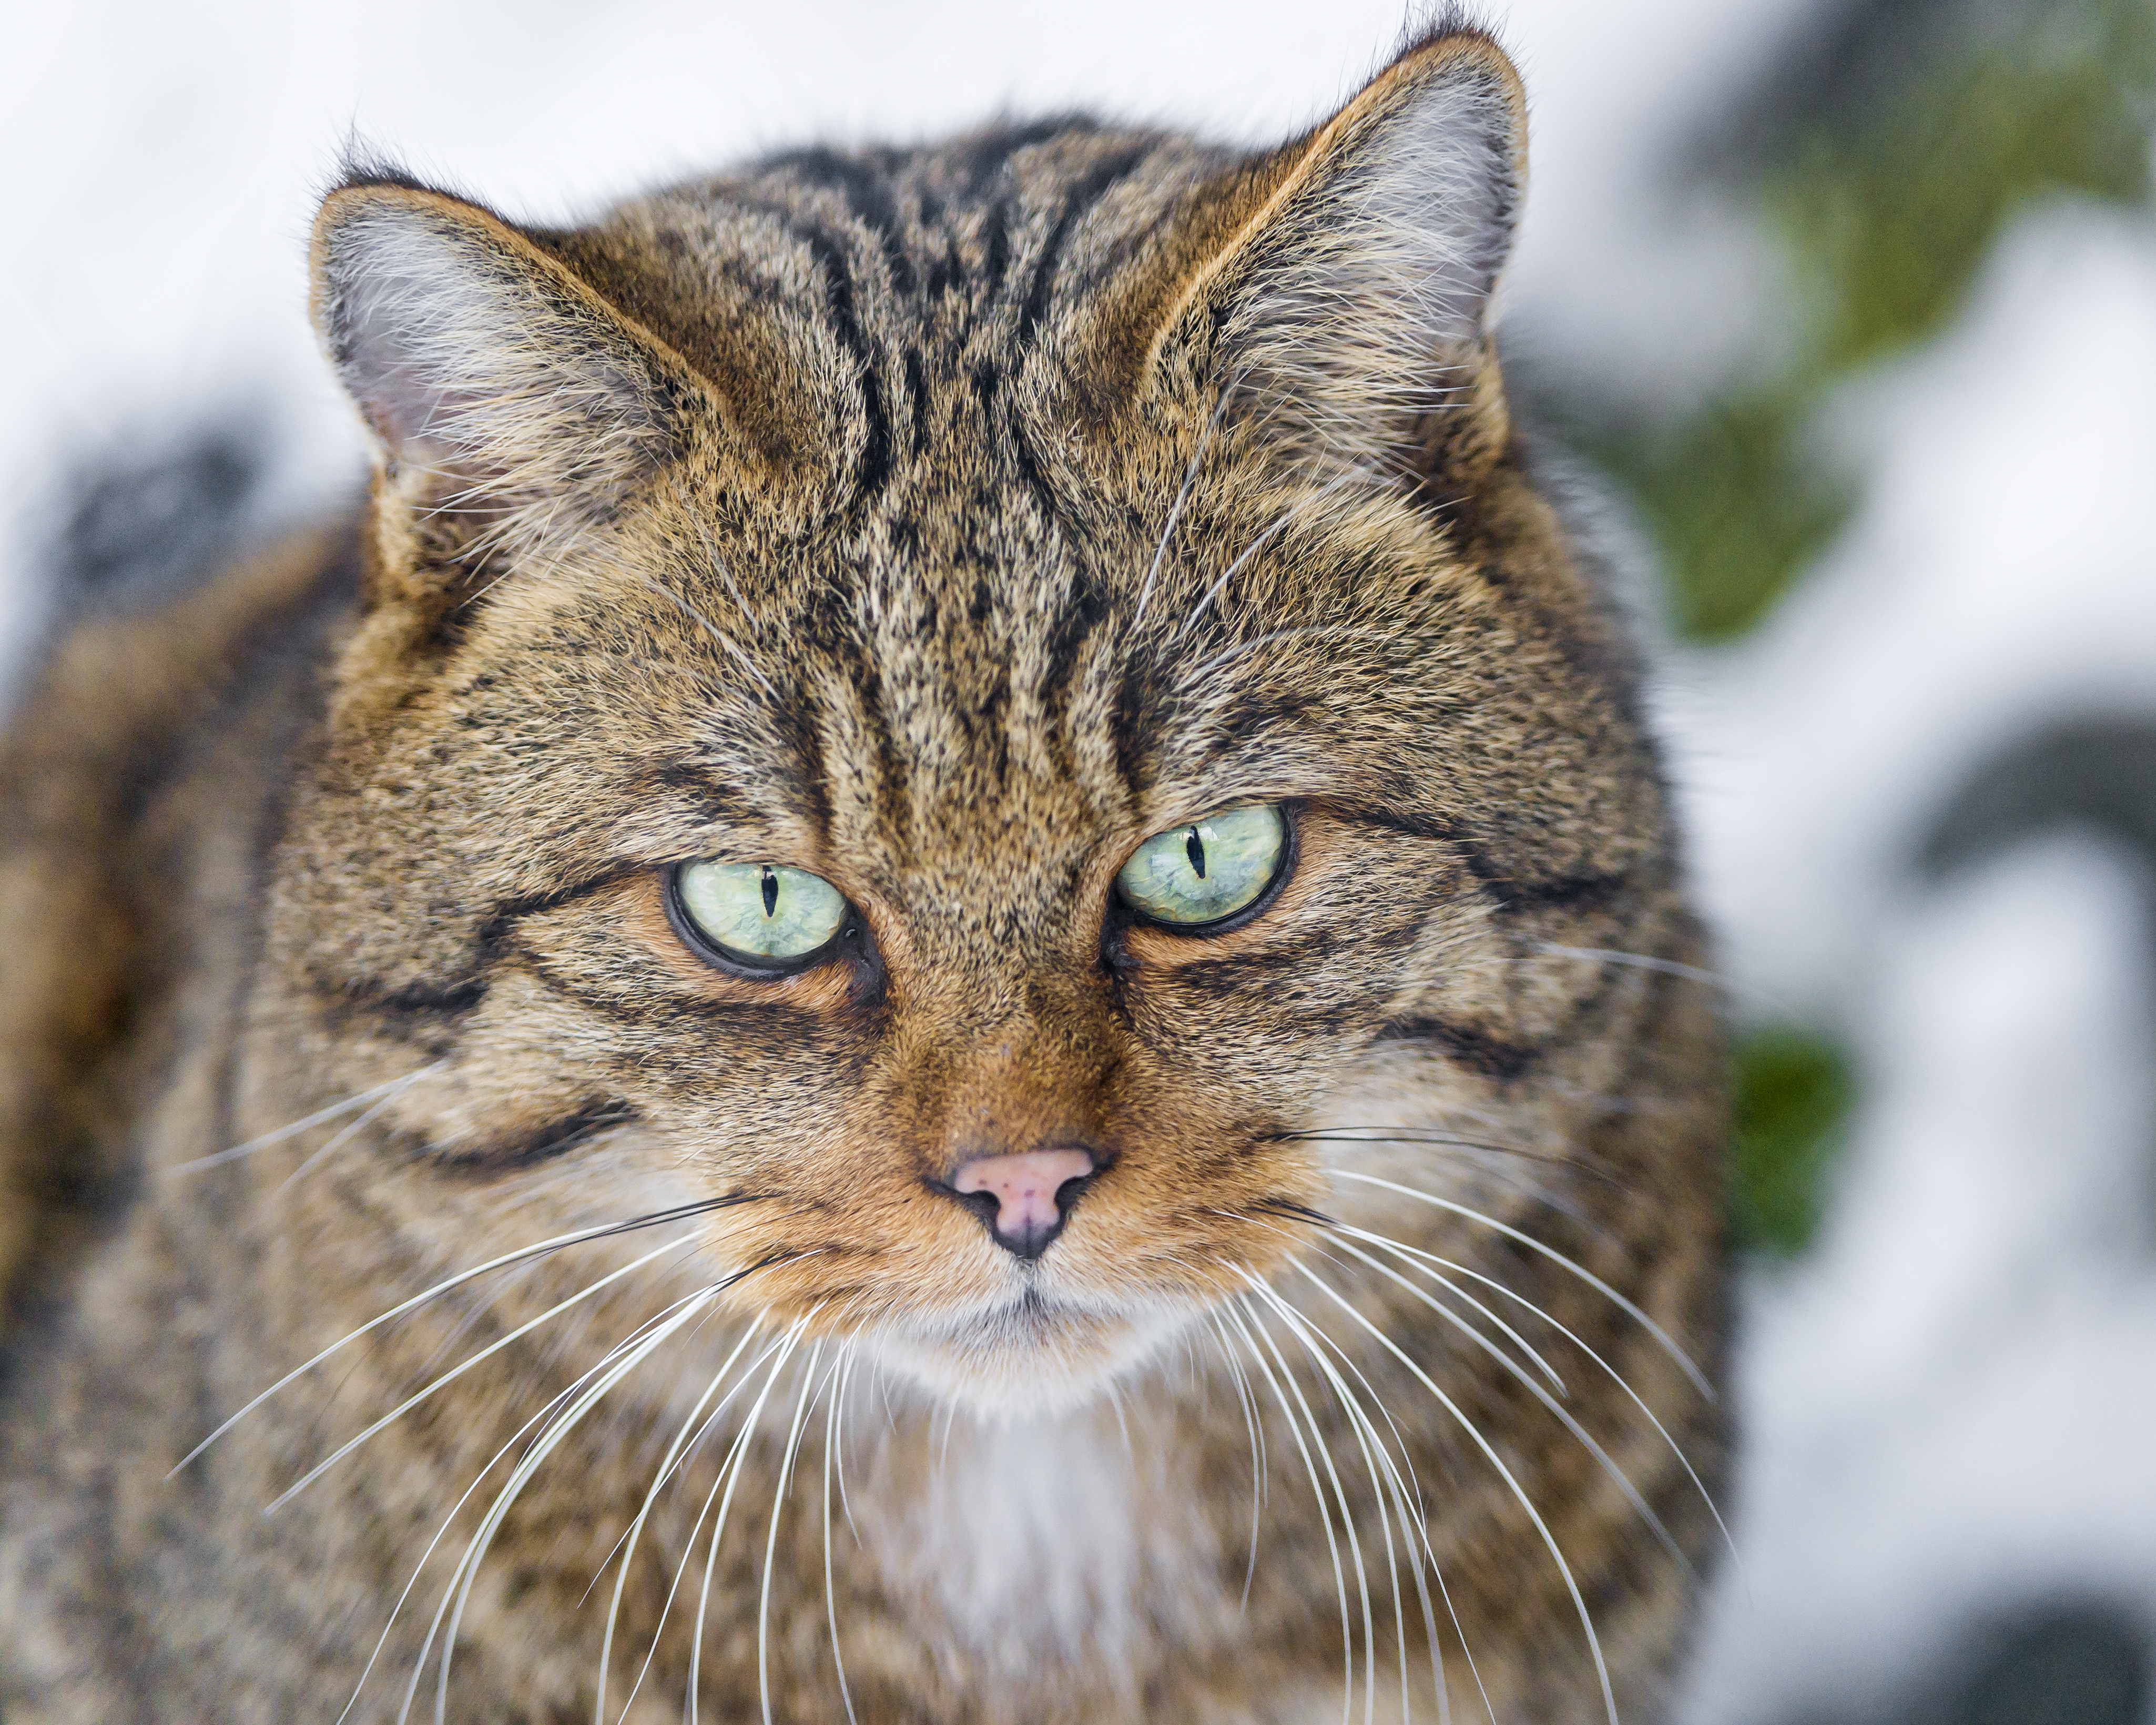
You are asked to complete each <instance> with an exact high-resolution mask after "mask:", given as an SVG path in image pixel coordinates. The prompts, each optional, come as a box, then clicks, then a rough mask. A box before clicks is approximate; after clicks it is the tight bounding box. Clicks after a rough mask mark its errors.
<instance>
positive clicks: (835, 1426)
mask: <svg viewBox="0 0 2156 1725" xmlns="http://www.w3.org/2000/svg"><path fill="white" fill-rule="evenodd" d="M833 1369H834V1371H835V1372H836V1373H837V1374H838V1383H837V1385H836V1387H835V1388H834V1389H833V1390H832V1392H831V1411H830V1413H829V1415H828V1416H827V1417H826V1418H825V1420H824V1620H825V1621H826V1622H827V1623H829V1625H830V1626H831V1663H832V1665H833V1666H834V1668H835V1669H836V1670H837V1671H838V1674H839V1701H840V1702H843V1703H844V1706H845V1709H846V1725H860V1722H859V1721H858V1720H857V1719H855V1717H854V1697H853V1692H852V1691H851V1690H850V1689H849V1688H848V1687H847V1686H846V1656H845V1654H844V1652H843V1651H841V1650H840V1648H839V1601H838V1594H837V1593H836V1591H835V1590H834V1588H833V1587H832V1584H831V1463H832V1459H833V1457H834V1455H842V1453H843V1452H842V1450H841V1443H840V1438H839V1423H840V1421H841V1420H843V1418H844V1413H845V1405H846V1386H847V1385H848V1384H850V1383H851V1382H852V1381H853V1374H854V1356H853V1354H852V1353H851V1351H850V1350H849V1349H847V1348H844V1347H843V1346H842V1347H841V1349H840V1352H839V1361H838V1364H837V1365H836V1366H835V1367H834V1368H833ZM845 1489H846V1486H845V1463H844V1460H843V1459H841V1460H840V1461H839V1497H841V1498H843V1497H844V1496H845Z"/></svg>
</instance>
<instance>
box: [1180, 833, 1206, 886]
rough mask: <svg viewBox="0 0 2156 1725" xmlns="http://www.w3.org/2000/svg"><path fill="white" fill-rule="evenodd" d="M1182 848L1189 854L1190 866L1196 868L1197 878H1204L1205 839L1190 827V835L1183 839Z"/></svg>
mask: <svg viewBox="0 0 2156 1725" xmlns="http://www.w3.org/2000/svg"><path fill="white" fill-rule="evenodd" d="M1183 849H1184V850H1186V851H1188V853H1189V854H1190V866H1191V867H1192V868H1193V869H1195V870H1198V878H1199V880H1204V878H1205V841H1204V839H1201V838H1199V836H1198V829H1197V828H1195V827H1193V828H1191V829H1190V836H1189V837H1188V839H1184V840H1183Z"/></svg>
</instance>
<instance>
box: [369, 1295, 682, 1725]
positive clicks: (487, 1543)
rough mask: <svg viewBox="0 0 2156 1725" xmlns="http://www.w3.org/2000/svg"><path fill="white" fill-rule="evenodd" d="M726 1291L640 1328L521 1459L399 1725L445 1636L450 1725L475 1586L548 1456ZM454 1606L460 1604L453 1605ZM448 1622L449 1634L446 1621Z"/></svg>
mask: <svg viewBox="0 0 2156 1725" xmlns="http://www.w3.org/2000/svg"><path fill="white" fill-rule="evenodd" d="M719 1292H720V1287H719V1286H718V1285H714V1286H710V1287H706V1288H703V1289H701V1290H699V1291H697V1292H696V1293H694V1294H691V1295H689V1296H685V1298H683V1299H680V1300H678V1301H675V1303H674V1304H673V1306H672V1307H670V1308H668V1310H667V1312H665V1314H664V1315H663V1316H662V1317H661V1318H660V1319H659V1320H658V1321H656V1322H648V1323H646V1324H644V1325H642V1326H639V1328H640V1329H641V1330H642V1331H643V1332H644V1333H642V1334H641V1335H640V1336H639V1337H637V1338H636V1339H635V1340H634V1342H633V1343H629V1344H625V1345H624V1346H621V1347H619V1348H615V1349H613V1350H612V1351H611V1352H610V1353H609V1354H608V1359H609V1360H611V1361H612V1362H613V1363H611V1364H610V1365H608V1366H607V1368H606V1369H605V1371H604V1372H603V1373H600V1374H599V1375H598V1377H597V1378H595V1379H594V1380H593V1382H592V1383H591V1384H590V1385H589V1387H588V1388H587V1389H584V1390H583V1391H582V1392H580V1393H579V1394H578V1395H577V1398H576V1399H575V1400H574V1401H573V1402H572V1403H570V1404H568V1405H567V1407H566V1408H564V1409H562V1411H561V1412H560V1413H559V1414H557V1416H556V1417H555V1419H554V1420H552V1421H551V1422H549V1424H548V1425H547V1427H546V1429H545V1430H543V1431H542V1433H541V1434H540V1435H539V1438H538V1440H536V1442H535V1443H533V1445H531V1448H530V1449H529V1450H527V1451H526V1453H525V1455H523V1456H521V1458H520V1459H519V1460H518V1461H517V1464H516V1467H515V1468H514V1469H513V1470H512V1471H511V1474H510V1476H509V1478H508V1480H507V1481H505V1482H504V1484H503V1486H502V1488H501V1490H500V1491H498V1492H496V1493H495V1498H494V1502H492V1503H490V1505H488V1507H487V1512H486V1514H485V1516H484V1517H481V1519H480V1525H479V1527H478V1529H477V1531H475V1532H474V1533H473V1535H472V1537H471V1538H470V1540H469V1541H468V1542H466V1543H465V1550H464V1554H463V1556H462V1557H461V1558H459V1560H458V1563H457V1567H456V1568H455V1569H454V1570H452V1571H451V1572H450V1575H449V1584H448V1586H447V1587H446V1588H445V1589H444V1591H443V1595H442V1600H441V1603H440V1604H439V1605H438V1606H437V1607H436V1608H435V1611H434V1620H433V1621H432V1622H431V1623H430V1624H429V1625H428V1628H427V1635H426V1639H425V1640H423V1642H422V1643H421V1644H420V1648H419V1656H418V1659H417V1660H416V1661H414V1662H413V1670H412V1677H411V1681H410V1682H409V1684H408V1686H407V1687H406V1689H405V1692H404V1702H403V1706H402V1707H400V1708H399V1709H398V1714H397V1718H398V1725H403V1722H404V1721H405V1719H406V1718H407V1717H408V1716H409V1714H410V1712H411V1708H412V1702H413V1698H414V1697H416V1696H417V1694H418V1684H419V1679H420V1677H421V1676H422V1675H423V1672H424V1671H425V1669H426V1664H427V1658H428V1656H429V1652H430V1651H432V1650H433V1647H434V1642H435V1640H436V1639H437V1638H438V1637H439V1639H440V1640H441V1643H442V1658H441V1666H440V1674H439V1678H438V1679H437V1681H436V1684H435V1689H434V1718H435V1722H436V1725H444V1722H445V1721H446V1720H447V1718H448V1717H449V1670H450V1666H451V1664H452V1663H453V1661H454V1657H455V1653H456V1644H457V1631H458V1629H459V1626H460V1625H462V1623H463V1621H464V1614H465V1607H466V1605H467V1604H468V1603H469V1602H470V1598H471V1590H472V1587H473V1584H475V1582H476V1581H477V1580H478V1579H479V1571H480V1566H481V1564H483V1563H485V1559H486V1553H487V1551H488V1549H489V1548H490V1547H491V1546H492V1544H493V1543H494V1537H495V1534H496V1533H497V1532H499V1531H500V1527H501V1524H502V1522H504V1521H505V1520H506V1519H507V1518H508V1515H509V1512H510V1510H511V1508H512V1507H514V1506H515V1504H516V1500H517V1498H518V1497H521V1495H522V1493H523V1491H524V1487H525V1486H526V1485H527V1484H529V1483H530V1481H531V1476H533V1475H534V1474H535V1473H536V1472H537V1471H539V1469H540V1467H541V1466H543V1465H544V1464H545V1462H546V1461H547V1457H548V1456H550V1455H552V1454H553V1452H554V1450H556V1449H557V1447H559V1446H560V1445H561V1444H562V1441H563V1440H565V1439H566V1438H567V1436H568V1435H569V1433H570V1432H572V1431H573V1430H575V1429H576V1428H577V1425H580V1424H582V1423H583V1420H584V1418H585V1416H586V1415H587V1414H589V1413H590V1412H591V1410H592V1409H593V1408H595V1407H597V1406H598V1404H600V1403H601V1402H602V1401H603V1400H604V1399H606V1397H607V1395H608V1394H609V1393H610V1392H611V1391H612V1390H613V1387H614V1386H615V1385H616V1384H619V1383H620V1382H621V1381H622V1379H623V1378H626V1377H627V1376H628V1375H629V1373H631V1372H633V1371H634V1370H635V1369H636V1368H637V1367H638V1366H639V1365H641V1364H642V1363H644V1361H645V1360H646V1359H648V1358H649V1357H650V1356H651V1354H652V1353H653V1352H654V1351H655V1350H656V1349H657V1348H660V1346H661V1345H663V1344H664V1343H665V1342H666V1341H667V1340H668V1339H669V1338H670V1337H671V1336H673V1335H674V1334H675V1332H676V1331H678V1330H679V1329H680V1327H682V1326H683V1325H685V1324H686V1323H687V1322H690V1319H692V1318H694V1317H696V1315H697V1314H698V1313H699V1312H701V1311H702V1310H703V1308H704V1307H706V1305H708V1304H709V1303H710V1302H711V1301H713V1300H715V1299H716V1298H717V1297H718V1296H719ZM453 1602H454V1603H453ZM445 1615H446V1617H447V1620H448V1621H447V1625H446V1629H445V1628H444V1616H445Z"/></svg>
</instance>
